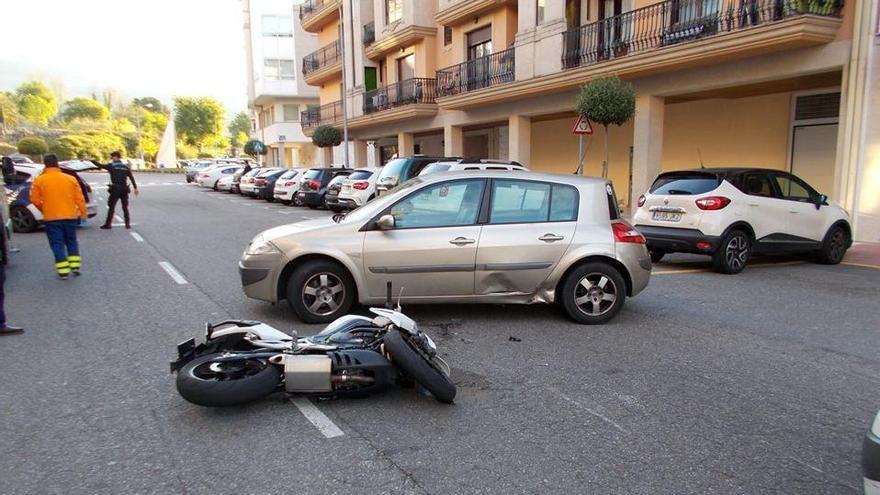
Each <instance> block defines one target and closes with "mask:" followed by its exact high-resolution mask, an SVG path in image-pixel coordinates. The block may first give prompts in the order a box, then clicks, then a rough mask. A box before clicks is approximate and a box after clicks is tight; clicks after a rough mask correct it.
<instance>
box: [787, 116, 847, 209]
mask: <svg viewBox="0 0 880 495" xmlns="http://www.w3.org/2000/svg"><path fill="white" fill-rule="evenodd" d="M836 154H837V124H822V125H807V126H797V127H795V128H794V137H793V139H792V152H791V173H793V174H794V175H796V176H798V177H800V178H801V179H803V180H805V181H806V182H807V183H808V184H810V185H811V186H813V188H814V189H816V190H817V191H819V192H820V193H822V194H825V195H827V196H831V193H832V190H831V189H832V188H833V187H834V158H835V155H836Z"/></svg>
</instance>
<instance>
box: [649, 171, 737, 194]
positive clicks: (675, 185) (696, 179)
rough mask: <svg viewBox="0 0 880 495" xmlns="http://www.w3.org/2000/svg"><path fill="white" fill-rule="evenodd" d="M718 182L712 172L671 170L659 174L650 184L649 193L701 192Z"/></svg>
mask: <svg viewBox="0 0 880 495" xmlns="http://www.w3.org/2000/svg"><path fill="white" fill-rule="evenodd" d="M720 184H721V181H720V180H719V179H718V177H716V176H715V175H714V174H708V173H700V172H695V173H681V172H673V173H667V174H660V176H659V177H657V180H655V181H654V184H652V185H651V194H685V195H689V194H703V193H707V192H709V191H711V190H713V189H715V188H716V187H718V186H719V185H720Z"/></svg>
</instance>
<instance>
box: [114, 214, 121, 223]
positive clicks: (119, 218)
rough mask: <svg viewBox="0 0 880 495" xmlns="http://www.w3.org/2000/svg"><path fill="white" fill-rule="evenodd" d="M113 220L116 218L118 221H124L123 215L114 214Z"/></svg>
mask: <svg viewBox="0 0 880 495" xmlns="http://www.w3.org/2000/svg"><path fill="white" fill-rule="evenodd" d="M113 220H116V221H117V222H122V221H123V220H122V217H120V216H119V215H113Z"/></svg>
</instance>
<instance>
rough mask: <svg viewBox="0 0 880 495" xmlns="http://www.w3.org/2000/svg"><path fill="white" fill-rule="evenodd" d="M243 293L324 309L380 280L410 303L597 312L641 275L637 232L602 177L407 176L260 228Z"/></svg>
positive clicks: (604, 314) (331, 312) (595, 315)
mask: <svg viewBox="0 0 880 495" xmlns="http://www.w3.org/2000/svg"><path fill="white" fill-rule="evenodd" d="M239 271H240V274H241V282H242V285H243V287H244V292H245V294H247V295H248V296H249V297H252V298H254V299H261V300H264V301H270V302H273V303H274V302H277V301H280V300H283V299H286V300H287V301H288V304H290V307H291V308H292V309H293V311H294V312H295V313H296V314H297V316H299V318H300V319H301V320H303V321H304V322H309V323H321V322H328V321H331V320H333V319H335V318H337V317H338V316H340V315H342V314H345V313H346V312H347V311H349V309H350V308H351V306H352V305H353V304H354V303H355V302H359V303H361V304H380V303H382V302H383V301H384V300H385V297H386V291H387V284H388V282H391V283H392V285H393V287H395V292H396V291H398V290H399V291H402V300H403V301H404V302H409V303H520V304H529V303H539V302H541V303H553V302H556V303H559V305H560V306H561V307H562V308H563V309H564V310H565V312H566V313H567V314H568V316H569V317H571V318H572V319H573V320H575V321H577V322H579V323H587V324H593V323H604V322H606V321H608V320H610V319H611V318H612V317H614V315H615V314H617V312H618V311H620V309H621V307H622V306H623V303H624V300H625V299H626V297H627V296H634V295H636V294H638V293H639V292H641V291H642V290H643V289H644V288H645V287H646V286H647V285H648V280H649V279H650V276H651V258H650V255H649V254H648V250H647V248H646V246H645V238H644V237H643V236H642V235H641V234H640V233H639V232H638V231H636V230H635V229H634V228H633V227H632V226H631V225H629V224H628V223H626V222H625V221H623V220H622V219H620V218H619V212H618V209H617V200H616V198H615V194H614V189H613V188H612V187H611V184H610V183H609V182H608V181H606V180H602V179H596V178H586V177H577V176H569V175H550V174H538V173H532V172H518V171H513V172H511V171H504V172H493V171H470V172H458V173H448V174H434V175H428V176H424V177H417V178H414V179H412V180H410V181H408V182H406V183H405V184H402V185H401V186H399V187H397V188H396V189H394V190H392V191H390V192H389V193H388V194H387V195H385V196H382V197H380V198H377V199H375V200H374V201H371V202H369V203H367V204H366V205H364V206H362V207H361V208H358V209H356V210H354V211H352V212H351V213H349V214H348V215H345V216H343V215H335V216H333V217H332V218H329V217H328V218H324V219H319V220H311V221H306V222H301V223H295V224H290V225H283V226H280V227H276V228H273V229H269V230H267V231H265V232H263V233H261V234H259V235H257V236H256V237H255V238H254V239H253V240H252V241H251V242H250V244H248V246H247V249H246V250H245V252H244V254H243V255H242V257H241V262H240V264H239Z"/></svg>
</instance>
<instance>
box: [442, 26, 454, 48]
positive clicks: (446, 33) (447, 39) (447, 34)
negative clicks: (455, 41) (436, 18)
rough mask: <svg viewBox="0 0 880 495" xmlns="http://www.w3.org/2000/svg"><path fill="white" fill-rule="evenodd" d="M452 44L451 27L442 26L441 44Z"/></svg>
mask: <svg viewBox="0 0 880 495" xmlns="http://www.w3.org/2000/svg"><path fill="white" fill-rule="evenodd" d="M451 44H452V28H451V27H449V26H443V46H449V45H451Z"/></svg>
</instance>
